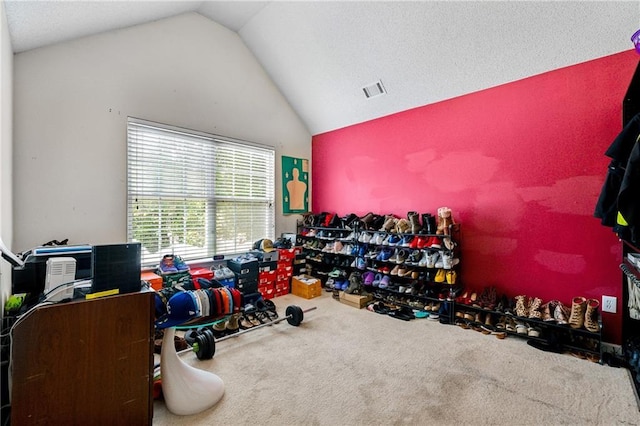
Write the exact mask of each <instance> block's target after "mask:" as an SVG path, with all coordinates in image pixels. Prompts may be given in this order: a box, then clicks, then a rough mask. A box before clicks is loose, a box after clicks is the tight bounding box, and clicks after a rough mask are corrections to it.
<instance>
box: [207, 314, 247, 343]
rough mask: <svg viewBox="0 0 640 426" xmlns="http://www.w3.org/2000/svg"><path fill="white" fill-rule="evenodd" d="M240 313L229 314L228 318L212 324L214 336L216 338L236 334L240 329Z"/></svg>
mask: <svg viewBox="0 0 640 426" xmlns="http://www.w3.org/2000/svg"><path fill="white" fill-rule="evenodd" d="M240 316H241V314H240V313H235V314H232V315H229V316H228V317H227V318H226V319H224V320H220V321H218V322H217V323H215V324H213V326H211V329H212V330H213V336H214V337H215V338H216V339H219V338H221V337H224V336H227V335H229V334H234V333H237V332H238V331H240Z"/></svg>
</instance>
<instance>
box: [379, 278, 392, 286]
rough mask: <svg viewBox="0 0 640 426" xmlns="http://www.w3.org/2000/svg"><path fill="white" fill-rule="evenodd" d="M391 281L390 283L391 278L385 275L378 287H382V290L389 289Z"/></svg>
mask: <svg viewBox="0 0 640 426" xmlns="http://www.w3.org/2000/svg"><path fill="white" fill-rule="evenodd" d="M389 281H390V279H389V277H388V276H387V275H384V276H383V277H382V279H381V280H380V283H378V287H380V288H387V287H389Z"/></svg>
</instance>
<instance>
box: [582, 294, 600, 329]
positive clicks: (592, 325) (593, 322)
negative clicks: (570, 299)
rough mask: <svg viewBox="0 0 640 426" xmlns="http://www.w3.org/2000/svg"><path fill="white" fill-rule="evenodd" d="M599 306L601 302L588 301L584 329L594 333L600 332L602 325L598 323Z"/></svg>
mask: <svg viewBox="0 0 640 426" xmlns="http://www.w3.org/2000/svg"><path fill="white" fill-rule="evenodd" d="M598 306H600V302H598V301H597V300H596V299H589V300H588V301H587V312H586V313H585V314H584V328H586V329H587V330H589V331H590V332H592V333H597V332H599V331H600V323H599V322H598Z"/></svg>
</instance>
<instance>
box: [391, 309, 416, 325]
mask: <svg viewBox="0 0 640 426" xmlns="http://www.w3.org/2000/svg"><path fill="white" fill-rule="evenodd" d="M387 315H389V316H390V317H392V318H396V319H400V320H403V321H410V320H412V319H415V315H414V314H413V309H411V308H408V307H406V306H401V307H399V308H397V309H391V310H390V311H389V313H387Z"/></svg>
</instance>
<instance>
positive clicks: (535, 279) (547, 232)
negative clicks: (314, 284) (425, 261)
mask: <svg viewBox="0 0 640 426" xmlns="http://www.w3.org/2000/svg"><path fill="white" fill-rule="evenodd" d="M637 64H638V55H637V54H636V53H635V52H634V51H633V50H631V51H628V52H622V53H619V54H615V55H611V56H607V57H604V58H600V59H597V60H593V61H589V62H586V63H582V64H578V65H575V66H570V67H567V68H563V69H559V70H556V71H552V72H548V73H545V74H541V75H537V76H534V77H530V78H526V79H523V80H519V81H516V82H513V83H509V84H505V85H502V86H498V87H495V88H491V89H488V90H484V91H480V92H476V93H472V94H469V95H465V96H461V97H458V98H455V99H451V100H447V101H443V102H440V103H437V104H434V105H428V106H424V107H420V108H415V109H412V110H408V111H403V112H401V113H397V114H393V115H390V116H386V117H382V118H379V119H376V120H372V121H368V122H365V123H361V124H357V125H354V126H350V127H346V128H343V129H339V130H335V131H331V132H328V133H323V134H319V135H316V136H314V137H313V139H312V182H313V197H312V206H313V211H314V212H321V211H328V212H336V213H338V214H340V215H346V214H349V213H356V214H358V215H360V216H362V215H364V214H366V213H367V212H370V211H371V212H374V213H379V214H391V213H393V214H396V215H398V216H401V217H406V214H407V212H408V211H418V212H420V213H425V212H429V213H432V214H436V210H437V208H438V207H441V206H448V207H450V208H451V209H452V210H453V215H454V219H455V220H456V221H457V222H459V223H460V224H461V232H462V241H461V244H460V247H461V256H460V258H461V262H460V266H461V270H460V279H461V280H462V282H463V283H464V284H465V286H466V287H467V288H469V289H476V290H478V291H480V290H482V288H483V287H485V286H489V285H494V286H496V287H497V289H498V291H499V292H504V293H506V294H507V295H508V296H510V297H513V296H516V295H518V294H526V295H528V296H537V297H540V298H542V299H543V301H544V302H546V301H548V300H551V299H558V300H560V301H562V302H563V303H565V304H567V305H569V306H570V304H571V299H572V298H573V297H574V296H584V297H587V298H596V299H598V300H601V296H602V295H603V294H604V295H611V296H616V297H618V314H606V313H605V314H603V323H604V340H605V341H608V342H612V343H621V330H620V328H621V318H622V316H621V314H620V312H621V310H622V309H623V306H622V303H621V302H622V301H621V298H622V278H621V277H622V275H621V274H622V273H621V271H620V269H619V268H618V265H619V263H620V257H621V246H620V243H619V241H618V239H617V237H616V235H615V234H614V233H613V232H612V230H611V228H606V227H604V226H602V225H601V224H600V221H599V219H597V218H595V217H594V216H593V212H594V207H595V204H596V201H597V198H598V196H599V194H600V190H601V187H602V184H603V182H604V178H605V176H606V171H607V165H608V164H609V161H608V159H607V157H605V156H604V151H605V150H606V149H607V147H608V146H609V145H610V144H611V142H612V141H613V139H614V138H615V136H616V135H617V134H618V133H619V132H620V130H621V129H622V100H623V97H624V94H625V92H626V90H627V87H628V85H629V83H630V81H631V77H632V75H633V72H634V70H635V68H636V66H637ZM387 96H393V94H388V95H387ZM376 101H378V100H376V99H373V100H371V102H376ZM380 101H381V102H383V100H380Z"/></svg>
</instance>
